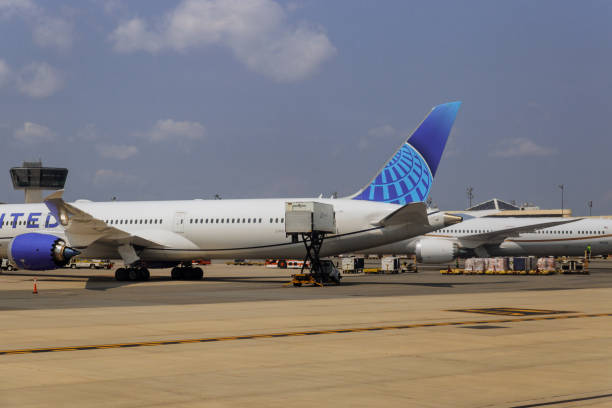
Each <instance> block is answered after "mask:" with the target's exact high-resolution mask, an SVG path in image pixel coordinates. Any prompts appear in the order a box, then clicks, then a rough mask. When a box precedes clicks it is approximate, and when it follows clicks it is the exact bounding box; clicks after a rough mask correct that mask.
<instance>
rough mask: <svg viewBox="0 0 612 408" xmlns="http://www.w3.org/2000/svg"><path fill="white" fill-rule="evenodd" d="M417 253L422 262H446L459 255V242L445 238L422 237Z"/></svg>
mask: <svg viewBox="0 0 612 408" xmlns="http://www.w3.org/2000/svg"><path fill="white" fill-rule="evenodd" d="M415 254H416V257H417V262H420V263H430V264H434V263H444V262H450V261H452V260H453V259H455V258H456V257H457V243H456V242H453V241H449V240H445V239H421V240H420V241H419V242H417V244H416V250H415Z"/></svg>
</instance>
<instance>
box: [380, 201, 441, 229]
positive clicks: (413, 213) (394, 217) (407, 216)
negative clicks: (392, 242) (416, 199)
mask: <svg viewBox="0 0 612 408" xmlns="http://www.w3.org/2000/svg"><path fill="white" fill-rule="evenodd" d="M379 224H380V225H382V226H385V227H387V226H391V225H399V224H413V225H429V221H428V219H427V206H426V205H425V203H410V204H406V205H404V206H403V207H400V208H398V209H397V210H395V211H394V212H392V213H391V214H389V215H387V216H386V217H385V218H383V219H382V220H380V222H379Z"/></svg>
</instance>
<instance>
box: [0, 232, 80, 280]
mask: <svg viewBox="0 0 612 408" xmlns="http://www.w3.org/2000/svg"><path fill="white" fill-rule="evenodd" d="M79 253H80V252H79V251H77V250H76V249H73V248H70V247H69V246H67V245H66V242H65V241H64V240H63V239H61V238H58V237H56V236H55V235H49V234H39V233H35V232H32V233H27V234H21V235H18V236H16V237H15V238H13V239H12V240H11V242H10V243H9V246H8V254H9V258H10V260H11V261H12V262H13V263H14V264H15V265H17V267H18V268H20V269H28V270H34V271H42V270H47V269H55V268H59V267H62V266H65V265H67V264H68V262H69V261H70V258H72V257H73V256H75V255H78V254H79Z"/></svg>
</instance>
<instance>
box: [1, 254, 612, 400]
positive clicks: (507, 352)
mask: <svg viewBox="0 0 612 408" xmlns="http://www.w3.org/2000/svg"><path fill="white" fill-rule="evenodd" d="M204 271H205V279H204V280H202V281H172V280H170V279H169V277H168V276H169V271H168V270H153V271H152V275H153V278H152V280H151V281H148V282H116V281H114V279H113V271H106V270H104V271H103V270H86V269H83V270H77V271H74V270H69V269H59V270H55V271H49V272H43V273H31V272H25V271H13V272H4V273H2V274H0V325H1V327H2V331H1V333H2V334H1V335H0V379H2V381H0V406H2V407H4V406H6V407H12V406H25V407H37V406H63V407H84V406H85V407H89V406H104V407H106V406H115V407H145V406H176V407H200V406H207V407H208V406H210V407H238V406H240V407H242V406H245V405H247V404H248V405H251V406H267V407H280V406H292V407H293V406H297V407H306V406H308V407H310V406H313V405H317V406H336V407H338V406H339V407H343V406H351V407H355V406H357V407H360V406H363V407H365V406H368V407H369V406H375V405H376V406H378V405H382V404H384V405H386V406H402V407H406V406H409V407H450V406H452V407H577V406H580V407H583V406H589V407H611V406H612V347H611V346H612V262H608V261H597V262H594V263H592V265H591V274H590V275H552V276H504V275H502V276H490V275H483V276H473V275H470V276H448V275H441V274H440V273H439V271H438V269H437V268H421V271H420V272H419V273H416V274H412V273H406V274H399V275H356V276H347V277H345V278H344V279H343V282H342V284H341V285H340V286H326V287H324V288H318V287H302V288H294V287H285V286H283V283H285V282H287V281H288V276H289V274H290V273H292V271H290V270H275V269H268V268H264V267H261V266H227V265H224V264H217V263H215V264H213V265H208V266H205V267H204ZM34 278H36V279H37V289H38V294H33V293H32V286H33V279H34Z"/></svg>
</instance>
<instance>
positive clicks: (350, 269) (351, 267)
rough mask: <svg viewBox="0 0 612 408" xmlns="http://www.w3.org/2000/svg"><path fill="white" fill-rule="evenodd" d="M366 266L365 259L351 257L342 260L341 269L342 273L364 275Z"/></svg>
mask: <svg viewBox="0 0 612 408" xmlns="http://www.w3.org/2000/svg"><path fill="white" fill-rule="evenodd" d="M363 266H364V260H363V258H358V257H355V256H349V257H346V258H342V263H341V266H340V269H341V270H342V273H362V272H363Z"/></svg>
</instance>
